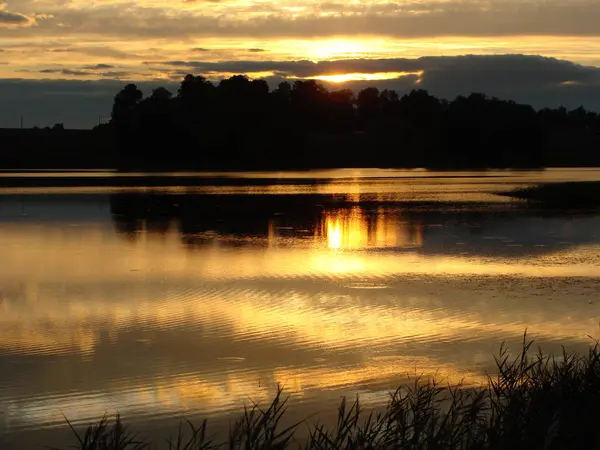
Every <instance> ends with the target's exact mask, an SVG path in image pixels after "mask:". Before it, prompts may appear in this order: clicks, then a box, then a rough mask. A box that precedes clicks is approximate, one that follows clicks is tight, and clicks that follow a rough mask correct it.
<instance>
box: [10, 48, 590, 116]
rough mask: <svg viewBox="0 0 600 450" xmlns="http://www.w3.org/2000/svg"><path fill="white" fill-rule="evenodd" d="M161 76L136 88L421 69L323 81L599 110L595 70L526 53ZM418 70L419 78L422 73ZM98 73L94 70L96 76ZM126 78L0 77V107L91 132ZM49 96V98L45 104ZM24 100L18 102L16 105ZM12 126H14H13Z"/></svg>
mask: <svg viewBox="0 0 600 450" xmlns="http://www.w3.org/2000/svg"><path fill="white" fill-rule="evenodd" d="M169 64H170V67H163V69H162V70H163V73H164V74H165V75H166V76H167V77H169V79H170V80H172V82H165V81H164V80H162V81H154V82H148V81H143V82H139V83H137V84H138V86H139V87H140V88H141V89H142V91H143V92H145V93H148V92H151V90H152V89H153V88H155V87H158V86H164V87H166V88H167V89H169V90H171V91H172V92H175V91H177V86H178V84H179V82H180V81H181V79H182V78H183V76H185V74H187V73H189V72H192V73H196V74H209V73H212V74H213V76H215V75H214V74H217V73H219V72H233V73H245V72H260V71H272V72H273V73H274V74H275V75H274V76H273V77H270V78H268V80H267V81H268V82H269V84H270V85H271V86H272V87H276V86H277V84H278V83H279V82H281V81H282V80H284V79H288V80H291V81H293V79H294V77H302V78H304V77H311V76H315V75H322V74H324V73H329V74H333V73H344V72H362V73H376V72H419V73H420V74H412V75H407V76H402V77H399V78H396V79H391V80H380V81H356V82H348V83H344V84H339V83H324V84H328V86H329V87H330V88H331V89H340V88H351V89H355V90H359V89H363V88H365V87H367V86H376V87H378V88H380V89H396V90H397V91H398V92H399V93H400V94H403V93H406V92H409V91H410V90H411V89H415V88H423V89H427V90H429V91H430V92H431V93H432V94H434V95H436V96H438V97H441V98H447V99H453V98H455V97H456V96H457V95H468V94H470V93H471V92H482V93H485V94H487V95H491V96H496V97H499V98H502V99H511V100H515V101H517V102H521V103H528V104H531V105H533V106H534V107H536V108H541V107H544V106H551V107H557V106H560V105H564V106H566V107H568V108H575V107H577V106H579V105H584V106H586V107H587V108H590V109H593V110H597V111H600V68H596V67H586V66H581V65H578V64H574V63H572V62H569V61H563V60H557V59H554V58H545V57H541V56H526V55H498V56H477V55H469V56H458V57H423V58H419V59H379V60H343V61H330V62H319V63H314V62H310V61H280V62H277V61H265V62H260V61H231V62H227V61H225V62H219V63H205V62H199V61H196V62H183V61H171V62H170V63H169ZM48 72H49V73H55V74H64V75H65V76H66V75H71V76H85V75H87V74H91V72H89V73H85V74H79V73H78V72H79V71H76V70H71V69H56V68H51V69H44V72H43V73H48ZM421 72H422V73H421ZM96 75H97V73H96ZM136 75H138V74H135V73H132V72H131V73H130V72H116V71H114V72H110V71H109V72H104V73H102V76H104V77H105V78H111V77H112V78H117V77H135V76H136ZM126 83H129V81H126V82H125V81H123V82H120V81H117V80H99V81H81V80H40V81H27V80H0V103H4V102H5V101H6V103H7V104H11V103H13V102H16V101H18V102H19V104H22V105H24V106H23V108H24V109H23V113H24V114H26V115H28V116H34V117H37V119H36V120H38V122H39V123H38V124H39V125H42V126H44V125H46V124H53V123H55V122H57V121H61V122H64V123H65V125H67V126H77V127H91V126H93V125H94V124H95V123H97V117H98V114H108V112H109V111H110V107H111V104H112V99H113V97H114V95H115V94H116V92H118V90H119V89H120V88H121V87H123V86H124V85H125V84H126ZM48 97H51V98H53V99H56V100H53V101H48ZM21 100H22V101H21ZM13 116H14V114H13V115H11V114H10V113H9V112H8V109H7V108H5V109H4V110H2V109H0V127H2V126H11V124H12V125H13V126H15V124H14V117H13ZM11 121H12V122H11Z"/></svg>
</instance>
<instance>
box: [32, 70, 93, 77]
mask: <svg viewBox="0 0 600 450" xmlns="http://www.w3.org/2000/svg"><path fill="white" fill-rule="evenodd" d="M38 72H39V73H60V74H62V75H71V76H77V77H86V76H90V75H95V74H94V73H93V72H85V71H83V70H74V69H41V70H39V71H38Z"/></svg>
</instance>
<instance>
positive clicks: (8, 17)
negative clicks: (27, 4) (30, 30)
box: [0, 3, 35, 27]
mask: <svg viewBox="0 0 600 450" xmlns="http://www.w3.org/2000/svg"><path fill="white" fill-rule="evenodd" d="M34 23H35V19H32V18H31V17H27V16H26V15H25V14H21V13H17V12H10V11H6V10H5V9H3V5H2V4H1V3H0V27H1V26H3V25H20V26H23V25H32V24H34Z"/></svg>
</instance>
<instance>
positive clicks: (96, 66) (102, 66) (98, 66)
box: [82, 64, 115, 70]
mask: <svg viewBox="0 0 600 450" xmlns="http://www.w3.org/2000/svg"><path fill="white" fill-rule="evenodd" d="M114 68H115V66H111V65H110V64H94V65H90V66H83V67H82V69H86V70H104V69H114Z"/></svg>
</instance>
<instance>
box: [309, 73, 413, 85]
mask: <svg viewBox="0 0 600 450" xmlns="http://www.w3.org/2000/svg"><path fill="white" fill-rule="evenodd" d="M422 73H423V72H377V73H343V74H338V75H317V76H314V77H311V78H313V79H316V80H321V81H329V82H331V83H345V82H347V81H374V80H394V79H396V78H400V77H405V76H409V75H417V76H419V77H420V76H421V75H422Z"/></svg>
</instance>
